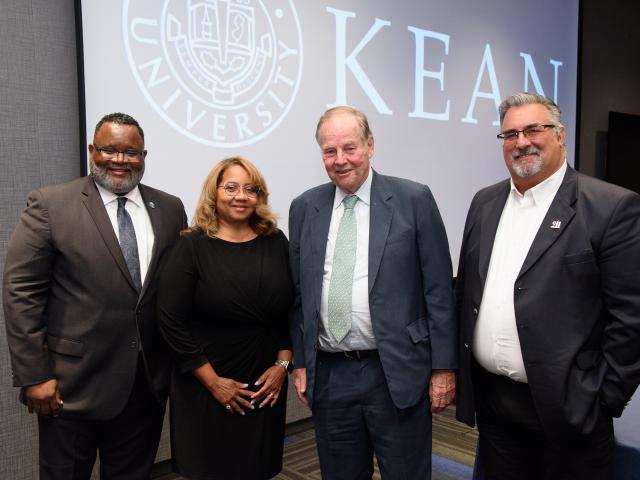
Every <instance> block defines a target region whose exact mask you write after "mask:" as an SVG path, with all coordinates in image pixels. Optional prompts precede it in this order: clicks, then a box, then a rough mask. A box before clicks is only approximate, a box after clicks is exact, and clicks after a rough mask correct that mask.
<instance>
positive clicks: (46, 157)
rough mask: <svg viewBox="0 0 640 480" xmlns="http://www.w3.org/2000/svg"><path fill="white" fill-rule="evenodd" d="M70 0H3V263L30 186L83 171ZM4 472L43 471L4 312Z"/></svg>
mask: <svg viewBox="0 0 640 480" xmlns="http://www.w3.org/2000/svg"><path fill="white" fill-rule="evenodd" d="M75 52H76V35H75V21H74V11H73V2H72V1H70V0H56V1H51V0H1V1H0V145H1V147H0V172H1V173H0V175H1V176H0V267H1V268H2V269H4V256H5V252H6V247H7V242H8V241H9V237H10V235H11V232H12V231H13V228H14V226H15V224H16V221H17V219H18V216H19V215H20V212H21V210H22V209H23V208H24V205H25V199H26V196H27V193H28V192H29V191H30V190H31V189H33V188H35V187H37V186H40V185H43V184H48V183H58V182H63V181H66V180H69V179H71V178H74V177H77V176H78V175H79V174H80V160H79V158H78V151H79V143H78V124H79V121H78V93H77V83H78V82H77V75H76V57H75V55H76V53H75ZM0 323H1V324H2V325H0V332H1V333H0V337H2V338H0V409H1V411H2V416H1V417H0V478H6V479H12V480H13V479H15V480H21V479H33V478H37V473H36V471H37V470H36V467H37V443H36V442H35V439H36V421H35V418H34V417H33V416H31V415H29V414H28V413H26V409H25V408H24V407H22V406H20V405H19V404H18V401H17V390H16V389H14V388H12V387H11V368H10V364H9V353H8V350H7V344H6V341H5V331H4V316H3V315H2V314H0Z"/></svg>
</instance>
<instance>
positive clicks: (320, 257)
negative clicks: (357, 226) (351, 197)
mask: <svg viewBox="0 0 640 480" xmlns="http://www.w3.org/2000/svg"><path fill="white" fill-rule="evenodd" d="M334 196H335V186H334V185H333V184H327V188H326V189H324V190H323V191H322V193H321V194H320V195H319V196H318V198H317V201H316V203H315V205H314V206H313V212H312V214H311V216H310V217H309V223H310V224H311V227H310V231H311V238H310V241H311V252H312V257H311V258H312V262H313V264H314V267H316V268H313V271H314V272H316V276H315V278H314V279H313V292H314V293H313V294H314V297H315V298H314V299H315V305H316V309H317V311H318V312H320V301H321V296H322V275H323V272H324V259H325V254H326V251H327V239H328V237H329V225H330V223H331V213H332V208H333V199H334Z"/></svg>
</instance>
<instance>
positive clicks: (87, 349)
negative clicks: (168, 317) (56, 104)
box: [3, 177, 186, 420]
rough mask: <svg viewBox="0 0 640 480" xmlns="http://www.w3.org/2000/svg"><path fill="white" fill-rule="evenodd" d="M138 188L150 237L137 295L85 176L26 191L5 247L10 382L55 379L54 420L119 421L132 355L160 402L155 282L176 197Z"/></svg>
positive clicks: (179, 213) (170, 236) (175, 228)
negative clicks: (58, 403) (57, 405)
mask: <svg viewBox="0 0 640 480" xmlns="http://www.w3.org/2000/svg"><path fill="white" fill-rule="evenodd" d="M139 188H140V193H141V195H142V198H143V200H144V203H145V206H146V208H147V211H148V212H149V217H150V219H151V224H152V227H153V232H154V237H155V240H154V246H153V255H152V258H151V262H150V264H149V269H148V272H147V275H146V278H145V283H144V285H143V287H142V291H141V293H140V295H138V292H136V290H135V288H134V286H133V282H132V280H131V276H130V275H129V271H128V269H127V266H126V263H125V260H124V257H123V255H122V251H121V250H120V246H119V244H118V240H117V237H116V234H115V232H114V231H113V226H112V224H111V222H110V220H109V217H108V215H107V212H106V209H105V207H104V204H103V203H102V199H101V197H100V194H99V192H98V190H97V188H96V186H95V184H94V182H93V180H92V179H91V178H89V177H83V178H79V179H76V180H73V181H71V182H69V183H65V184H62V185H55V186H50V187H45V188H42V189H40V190H36V191H34V192H31V194H30V195H29V200H28V203H27V208H26V209H25V211H24V212H23V214H22V216H21V218H20V221H19V223H18V225H17V227H16V230H15V232H14V233H13V236H12V238H11V240H10V242H9V246H8V250H7V258H6V264H5V272H4V289H3V301H4V310H5V320H6V328H7V341H8V343H9V350H10V352H11V364H12V370H13V383H14V385H15V386H19V387H24V386H28V385H33V384H36V383H40V382H44V381H46V380H49V379H52V378H55V379H57V380H58V382H59V385H58V386H59V389H60V392H61V396H62V399H63V401H64V407H63V408H62V410H61V411H60V416H61V417H67V418H76V419H91V420H104V419H109V418H113V417H115V416H116V415H118V413H120V411H121V410H122V409H123V408H124V405H125V403H126V401H127V399H128V397H129V393H130V392H131V388H132V386H133V382H134V379H135V375H136V368H137V362H138V357H139V351H141V353H142V358H143V359H144V366H145V370H146V372H147V375H148V379H149V382H150V385H152V386H153V388H154V391H155V393H156V397H157V399H158V401H160V402H164V401H165V400H166V395H167V391H168V379H169V371H170V363H169V355H168V353H167V351H166V347H165V345H164V342H163V341H162V339H161V338H160V335H159V333H158V329H157V326H156V278H157V272H158V270H159V269H160V268H161V267H162V264H163V262H164V260H165V258H166V255H165V254H166V252H167V251H168V250H169V248H170V246H171V245H172V244H173V243H174V242H175V241H176V239H177V238H178V235H179V231H180V229H182V228H184V227H185V225H186V215H185V212H184V207H183V205H182V202H181V201H180V200H179V199H178V198H176V197H174V196H171V195H169V194H167V193H164V192H161V191H159V190H156V189H153V188H150V187H147V186H144V185H139ZM139 342H140V343H141V344H140V345H139Z"/></svg>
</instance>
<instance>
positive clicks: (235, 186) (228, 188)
mask: <svg viewBox="0 0 640 480" xmlns="http://www.w3.org/2000/svg"><path fill="white" fill-rule="evenodd" d="M218 188H223V189H224V191H225V192H226V193H227V195H229V196H230V197H235V196H236V195H238V193H240V189H242V191H243V192H244V194H245V195H246V196H247V197H250V198H256V197H257V196H258V195H259V194H260V187H259V186H258V185H251V184H248V185H242V186H241V185H240V184H239V183H236V182H227V183H225V184H224V185H218Z"/></svg>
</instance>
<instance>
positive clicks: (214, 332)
mask: <svg viewBox="0 0 640 480" xmlns="http://www.w3.org/2000/svg"><path fill="white" fill-rule="evenodd" d="M287 248H288V247H287V239H286V237H285V236H284V234H283V233H282V232H281V231H279V230H278V231H277V232H276V233H274V234H272V235H269V236H262V235H259V236H258V237H256V238H255V239H253V240H250V241H248V242H242V243H233V242H227V241H225V240H220V239H212V238H209V237H207V236H206V235H205V234H203V233H200V232H195V233H189V234H187V235H185V236H183V237H181V238H180V240H179V242H178V243H177V244H176V246H175V247H174V249H173V251H172V252H171V257H170V259H169V261H168V263H167V265H166V267H165V269H164V271H163V272H162V274H161V279H160V291H159V295H158V313H159V321H160V328H161V331H162V334H163V336H164V338H165V339H166V341H167V343H168V344H169V347H170V348H171V350H172V351H173V352H174V354H175V358H176V368H175V371H174V373H173V377H172V380H171V392H170V410H171V447H172V457H173V462H174V469H176V471H177V472H179V473H181V474H182V475H185V476H187V477H189V478H193V479H198V480H200V479H202V480H204V479H207V480H210V479H216V480H242V479H246V480H263V479H267V478H271V477H273V476H275V475H276V474H277V473H278V472H279V471H280V470H281V469H282V449H283V438H284V423H285V407H286V397H287V396H286V391H287V383H286V381H285V384H284V385H283V386H282V390H281V392H282V394H281V395H280V396H279V398H278V402H277V404H276V405H275V406H274V407H270V406H268V405H267V406H265V407H263V408H261V409H259V408H257V406H256V408H255V410H248V411H246V415H244V416H243V415H239V414H233V415H231V414H229V413H228V412H227V411H226V410H225V409H224V407H223V406H222V405H220V403H218V402H217V401H216V399H215V398H214V397H213V396H212V395H211V393H210V392H209V391H208V390H206V389H205V388H204V386H202V384H201V383H200V382H199V381H198V380H197V379H196V378H195V377H194V376H193V374H192V373H191V371H192V370H193V369H194V368H197V367H199V366H201V365H203V364H205V363H206V362H207V361H208V362H211V364H212V365H213V368H214V369H215V371H216V373H217V374H218V375H219V376H221V377H227V378H232V379H234V380H237V381H239V382H243V383H248V384H249V387H248V389H252V390H256V391H257V390H258V389H259V387H256V386H254V385H253V384H254V382H255V381H256V380H257V379H258V377H259V376H260V375H262V373H264V372H265V371H266V370H267V369H268V368H269V367H271V366H272V365H273V364H274V361H275V360H276V358H277V352H278V351H279V350H289V349H291V344H290V339H289V330H288V321H287V313H288V310H289V308H290V305H291V302H292V298H293V297H292V285H291V277H290V275H289V269H288V250H287Z"/></svg>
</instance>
